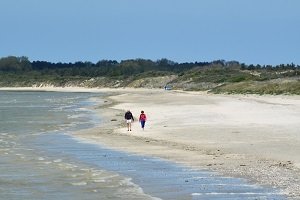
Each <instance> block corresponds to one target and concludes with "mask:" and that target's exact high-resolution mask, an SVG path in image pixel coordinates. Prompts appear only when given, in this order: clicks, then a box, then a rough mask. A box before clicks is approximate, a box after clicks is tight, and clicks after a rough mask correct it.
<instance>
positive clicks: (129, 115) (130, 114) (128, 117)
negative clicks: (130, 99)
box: [125, 111, 134, 121]
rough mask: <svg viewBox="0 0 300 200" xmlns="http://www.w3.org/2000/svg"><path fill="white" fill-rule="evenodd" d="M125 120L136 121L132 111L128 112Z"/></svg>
mask: <svg viewBox="0 0 300 200" xmlns="http://www.w3.org/2000/svg"><path fill="white" fill-rule="evenodd" d="M125 119H127V120H129V119H132V121H134V119H133V116H132V113H131V112H130V111H127V112H126V113H125Z"/></svg>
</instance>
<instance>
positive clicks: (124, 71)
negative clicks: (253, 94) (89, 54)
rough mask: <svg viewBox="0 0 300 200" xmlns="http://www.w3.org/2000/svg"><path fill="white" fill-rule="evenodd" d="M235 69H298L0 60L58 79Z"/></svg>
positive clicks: (1, 64)
mask: <svg viewBox="0 0 300 200" xmlns="http://www.w3.org/2000/svg"><path fill="white" fill-rule="evenodd" d="M207 67H221V68H235V69H239V70H272V71H277V70H297V71H298V70H299V69H300V65H295V64H293V63H291V64H280V65H276V66H272V65H252V64H250V65H246V64H244V63H240V62H238V61H225V60H216V61H212V62H184V63H177V62H174V61H171V60H168V59H165V58H163V59H159V60H156V61H152V60H150V59H128V60H122V61H120V62H118V61H116V60H100V61H98V62H97V63H92V62H81V61H79V62H74V63H61V62H58V63H52V62H48V61H32V62H31V61H29V59H28V58H27V57H24V56H22V57H16V56H8V57H3V58H0V71H1V72H2V73H4V72H7V73H14V74H20V73H21V74H32V73H35V74H41V75H54V76H61V77H64V76H66V77H70V76H81V77H97V76H107V77H120V76H125V77H128V76H132V75H136V74H141V73H145V72H166V73H173V74H180V73H183V72H185V71H188V70H191V69H193V68H207Z"/></svg>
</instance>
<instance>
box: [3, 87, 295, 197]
mask: <svg viewBox="0 0 300 200" xmlns="http://www.w3.org/2000/svg"><path fill="white" fill-rule="evenodd" d="M13 89H15V88H13ZM22 89H24V88H18V89H17V90H22ZM27 89H28V90H30V91H37V90H39V91H41V90H42V91H62V92H66V91H70V92H105V93H106V94H105V97H104V98H105V99H106V100H105V101H104V103H102V104H101V105H99V106H96V107H95V111H96V112H98V113H99V114H100V113H101V116H104V117H103V118H104V120H103V123H102V125H101V126H97V127H94V128H92V129H87V130H83V131H80V132H77V133H74V134H72V135H73V136H74V137H78V138H81V139H83V140H85V141H88V142H91V143H96V144H97V143H99V144H101V145H105V146H108V147H110V148H115V149H117V150H122V151H127V152H130V153H137V154H142V155H149V156H154V157H160V158H163V159H168V160H171V161H174V162H177V163H180V164H183V165H186V166H189V167H193V168H196V169H202V170H203V169H206V170H211V171H215V172H218V173H220V174H221V175H226V176H232V177H238V178H246V179H248V180H250V181H251V182H253V183H257V184H260V185H266V186H272V187H277V188H279V189H281V190H282V191H283V192H284V193H285V194H287V195H288V197H290V198H291V199H297V198H299V197H300V165H299V163H300V161H299V158H298V155H299V153H300V151H299V149H297V146H299V144H300V139H299V137H300V136H299V135H297V134H296V132H297V130H300V129H298V128H299V126H298V125H297V124H296V122H297V120H298V119H299V117H298V116H299V115H297V113H298V114H299V112H298V111H300V97H299V96H258V95H214V94H204V93H198V92H184V91H163V90H156V89H154V90H149V89H128V88H121V89H107V88H104V89H85V88H47V89H46V90H44V89H43V88H27ZM1 90H4V89H1ZM187 102H188V105H186V104H187ZM233 108H235V109H233ZM126 109H131V110H132V111H133V114H134V115H135V118H136V117H137V115H138V114H139V111H140V110H141V109H143V110H145V112H146V114H148V118H149V120H148V122H147V123H146V129H145V131H141V129H140V128H139V125H138V123H137V122H135V123H134V124H133V131H132V132H131V133H128V132H127V131H126V128H125V125H124V122H123V112H124V110H126ZM243 109H246V110H247V112H242V111H241V110H243ZM226 113H227V114H226ZM276 113H278V114H276ZM257 114H259V115H257ZM197 115H199V116H197ZM260 115H261V116H260ZM182 116H183V117H184V118H181V117H182ZM194 116H196V117H194ZM266 117H268V118H266ZM298 148H299V147H298Z"/></svg>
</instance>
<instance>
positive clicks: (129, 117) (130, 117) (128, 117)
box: [124, 110, 134, 131]
mask: <svg viewBox="0 0 300 200" xmlns="http://www.w3.org/2000/svg"><path fill="white" fill-rule="evenodd" d="M124 117H125V120H126V124H127V131H131V123H132V122H133V121H134V118H133V115H132V113H131V112H130V110H128V111H127V112H126V113H125V116H124Z"/></svg>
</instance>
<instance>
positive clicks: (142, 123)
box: [141, 121, 145, 130]
mask: <svg viewBox="0 0 300 200" xmlns="http://www.w3.org/2000/svg"><path fill="white" fill-rule="evenodd" d="M141 125H142V129H143V130H144V127H145V121H141Z"/></svg>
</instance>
